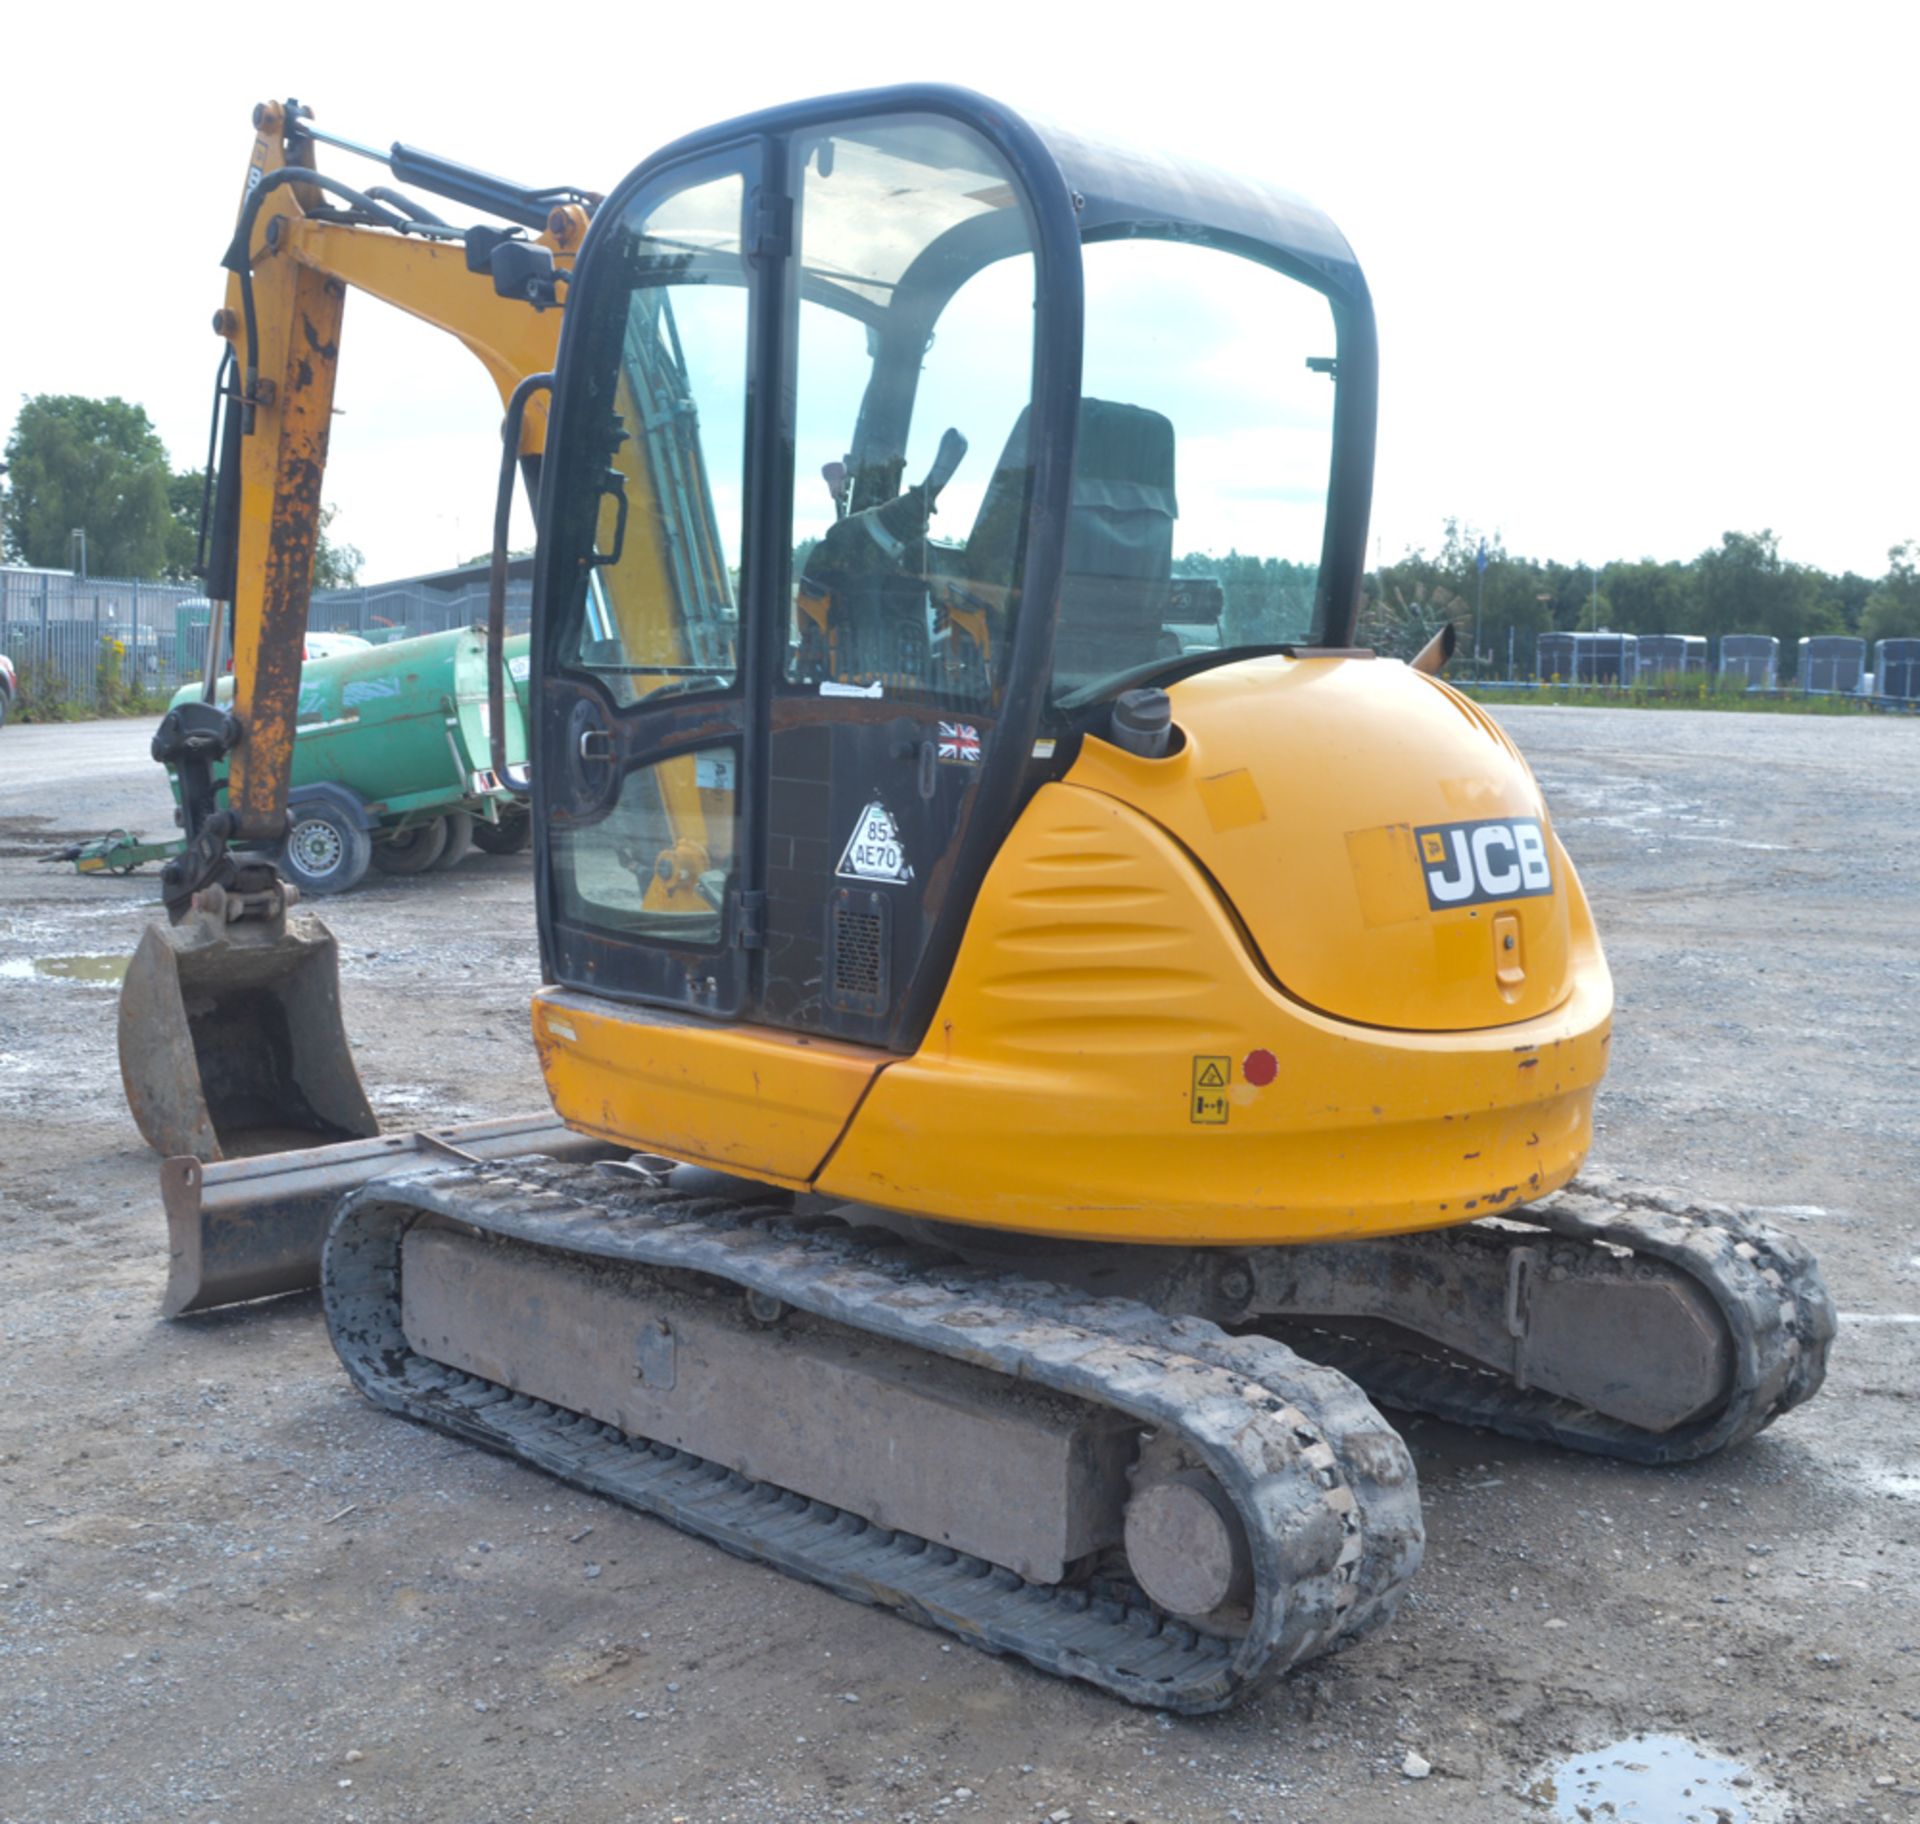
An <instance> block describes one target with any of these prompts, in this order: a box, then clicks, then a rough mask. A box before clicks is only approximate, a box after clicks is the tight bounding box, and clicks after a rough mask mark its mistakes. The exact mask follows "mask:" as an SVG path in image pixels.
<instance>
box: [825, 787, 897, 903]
mask: <svg viewBox="0 0 1920 1824" xmlns="http://www.w3.org/2000/svg"><path fill="white" fill-rule="evenodd" d="M834 872H835V873H836V874H838V875H839V876H840V878H841V879H842V880H891V881H895V882H904V881H909V880H911V879H912V878H913V869H912V868H911V867H909V866H908V865H907V852H906V850H905V849H904V848H902V847H901V845H900V826H899V825H898V824H896V823H895V822H894V820H893V813H892V812H891V811H890V810H888V809H887V807H886V806H885V805H884V804H882V803H881V802H880V800H879V799H878V798H876V799H875V800H874V801H873V802H872V803H871V804H870V805H868V806H867V808H866V809H865V810H864V811H862V812H861V813H860V821H859V822H858V823H856V824H855V825H854V826H853V834H852V835H851V836H849V837H848V838H847V848H846V853H845V854H844V855H842V856H841V857H840V865H839V867H838V868H836V869H835V870H834Z"/></svg>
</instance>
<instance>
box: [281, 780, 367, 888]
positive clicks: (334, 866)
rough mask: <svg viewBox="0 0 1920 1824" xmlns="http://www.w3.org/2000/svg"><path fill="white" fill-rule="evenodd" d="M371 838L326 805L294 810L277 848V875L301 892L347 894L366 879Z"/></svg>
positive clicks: (344, 814) (343, 812)
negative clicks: (278, 872)
mask: <svg viewBox="0 0 1920 1824" xmlns="http://www.w3.org/2000/svg"><path fill="white" fill-rule="evenodd" d="M372 855H373V838H372V837H370V836H369V835H368V834H367V832H366V831H365V830H363V829H362V828H361V827H360V826H359V825H358V824H357V823H355V822H354V820H353V819H352V817H350V816H349V815H348V814H347V813H346V812H345V811H343V810H341V809H339V808H338V807H337V806H334V805H331V804H327V803H325V802H320V803H315V804H303V805H297V806H295V807H294V810H293V814H292V822H291V824H290V825H289V827H288V830H287V839H286V841H285V842H283V843H282V844H281V845H280V853H279V856H278V860H279V864H280V872H281V873H282V874H284V875H285V876H286V878H287V879H288V880H290V881H292V882H293V884H294V885H295V886H296V887H298V888H299V889H300V891H301V892H303V893H346V892H349V891H351V890H352V889H353V888H354V887H357V886H358V885H359V884H360V883H361V881H362V880H364V879H365V878H366V874H367V863H368V861H369V860H370V859H371V858H372Z"/></svg>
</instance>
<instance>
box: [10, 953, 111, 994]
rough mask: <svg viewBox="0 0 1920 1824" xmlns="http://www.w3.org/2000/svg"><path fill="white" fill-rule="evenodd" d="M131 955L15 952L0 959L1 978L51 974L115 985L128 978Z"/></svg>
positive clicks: (28, 978)
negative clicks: (45, 954) (23, 954)
mask: <svg viewBox="0 0 1920 1824" xmlns="http://www.w3.org/2000/svg"><path fill="white" fill-rule="evenodd" d="M131 960H132V959H131V958H130V957H127V956H14V957H9V958H8V959H7V960H6V961H5V962H4V963H0V981H7V982H30V981H33V980H35V979H37V978H47V977H51V978H52V979H53V980H55V981H61V982H96V983H98V984H100V985H101V986H102V987H111V986H113V984H114V983H116V982H120V981H124V980H125V979H126V974H127V964H128V963H129V962H130V961H131Z"/></svg>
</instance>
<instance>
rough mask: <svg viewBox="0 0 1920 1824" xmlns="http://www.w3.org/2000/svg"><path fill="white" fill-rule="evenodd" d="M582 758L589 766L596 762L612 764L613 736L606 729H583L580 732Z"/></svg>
mask: <svg viewBox="0 0 1920 1824" xmlns="http://www.w3.org/2000/svg"><path fill="white" fill-rule="evenodd" d="M580 758H581V759H582V760H584V761H586V762H587V763H588V764H589V765H592V764H594V763H596V762H610V761H611V760H612V759H613V734H612V731H611V730H609V729H604V728H583V729H582V730H581V731H580Z"/></svg>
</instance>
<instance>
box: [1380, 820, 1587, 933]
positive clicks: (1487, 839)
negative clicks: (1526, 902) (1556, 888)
mask: <svg viewBox="0 0 1920 1824" xmlns="http://www.w3.org/2000/svg"><path fill="white" fill-rule="evenodd" d="M1413 834H1414V838H1415V840H1416V841H1418V843H1419V844H1420V864H1421V865H1420V871H1421V873H1422V874H1423V875H1424V876H1425V878H1426V883H1427V904H1428V905H1430V906H1431V907H1432V908H1433V909H1434V910H1435V911H1436V912H1443V911H1445V910H1446V909H1447V908H1448V907H1449V906H1478V905H1484V904H1485V903H1486V902H1487V901H1488V900H1490V899H1534V898H1537V897H1539V896H1540V895H1541V894H1545V893H1551V892H1552V891H1553V868H1552V866H1551V864H1550V863H1549V862H1548V860H1547V839H1546V837H1545V835H1544V834H1543V833H1542V832H1541V829H1540V819H1539V818H1537V817H1489V818H1484V819H1482V820H1481V821H1480V822H1478V823H1436V824H1430V825H1428V826H1427V828H1425V829H1423V830H1415V831H1414V833H1413Z"/></svg>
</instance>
